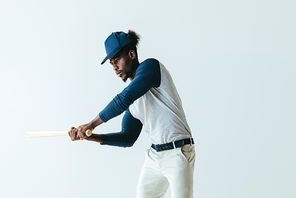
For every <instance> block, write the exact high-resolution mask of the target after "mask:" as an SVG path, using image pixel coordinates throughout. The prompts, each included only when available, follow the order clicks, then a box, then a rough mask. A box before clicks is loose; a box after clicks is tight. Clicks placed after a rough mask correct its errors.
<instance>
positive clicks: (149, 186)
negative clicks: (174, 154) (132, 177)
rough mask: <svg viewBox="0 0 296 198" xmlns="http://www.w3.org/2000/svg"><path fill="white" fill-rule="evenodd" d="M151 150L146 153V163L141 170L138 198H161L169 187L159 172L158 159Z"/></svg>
mask: <svg viewBox="0 0 296 198" xmlns="http://www.w3.org/2000/svg"><path fill="white" fill-rule="evenodd" d="M149 150H150V149H149ZM149 150H147V151H146V158H145V163H144V165H143V167H142V170H141V175H140V179H139V183H138V188H137V198H161V197H163V196H164V195H165V193H166V191H167V189H168V186H169V182H168V180H167V178H166V177H164V175H163V174H162V173H161V172H160V170H159V161H158V159H157V158H156V157H155V156H153V153H150V152H149Z"/></svg>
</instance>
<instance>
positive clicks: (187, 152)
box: [180, 144, 195, 162]
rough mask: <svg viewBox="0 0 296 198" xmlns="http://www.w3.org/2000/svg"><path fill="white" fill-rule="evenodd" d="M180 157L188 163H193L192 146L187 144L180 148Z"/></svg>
mask: <svg viewBox="0 0 296 198" xmlns="http://www.w3.org/2000/svg"><path fill="white" fill-rule="evenodd" d="M180 153H181V155H182V156H183V157H184V158H185V159H186V160H187V161H188V162H192V161H195V148H194V145H190V144H187V145H185V146H183V147H181V148H180Z"/></svg>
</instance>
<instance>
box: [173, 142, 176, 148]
mask: <svg viewBox="0 0 296 198" xmlns="http://www.w3.org/2000/svg"><path fill="white" fill-rule="evenodd" d="M173 146H174V149H176V145H175V141H173Z"/></svg>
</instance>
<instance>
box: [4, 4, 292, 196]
mask: <svg viewBox="0 0 296 198" xmlns="http://www.w3.org/2000/svg"><path fill="white" fill-rule="evenodd" d="M295 6H296V3H295V1H292V0H281V1H280V0H249V1H246V0H245V1H234V0H225V1H219V0H197V1H181V0H149V1H136V0H126V1H120V0H109V1H99V0H83V1H82V0H71V1H70V0H50V1H49V0H41V1H38V0H26V1H21V0H0V68H1V71H0V93H1V96H0V102H1V104H0V116H1V119H0V121H1V137H0V160H1V163H0V197H3V198H19V197H30V198H40V197H42V198H53V197H54V198H65V197H69V198H81V197H88V198H95V197H102V198H117V197H122V198H131V197H135V196H136V186H137V182H138V177H139V175H140V170H141V166H142V164H143V162H144V153H145V150H146V149H148V148H149V146H150V140H149V137H148V135H147V134H146V133H144V132H143V133H142V134H141V135H140V137H139V139H138V141H137V142H136V143H135V145H134V146H133V147H131V148H117V147H110V146H101V145H99V144H97V143H93V142H88V141H76V142H72V141H70V139H69V138H68V137H55V138H53V137H52V138H31V139H30V138H27V137H26V132H27V131H29V130H70V127H71V126H79V125H81V124H84V123H87V122H89V121H90V120H92V119H93V118H94V117H95V116H96V115H97V114H98V113H99V112H100V111H101V110H102V109H103V108H104V107H105V106H106V105H107V103H108V102H109V101H110V100H112V99H113V97H115V95H116V94H117V93H119V92H120V91H121V90H122V89H124V87H125V86H127V84H128V82H127V83H123V82H122V81H121V79H119V78H118V77H117V76H116V75H115V74H114V71H113V70H112V66H111V65H110V64H109V63H106V64H105V65H104V66H100V62H101V61H102V59H103V58H104V57H105V50H104V41H105V39H106V38H107V36H109V35H110V34H111V32H113V31H128V30H129V29H132V30H134V31H136V32H137V33H139V34H140V35H141V41H140V44H139V57H140V61H143V60H145V59H146V58H151V57H152V58H157V59H158V60H160V61H161V62H162V63H163V64H164V65H165V66H166V67H167V69H168V70H169V71H170V73H171V75H172V77H173V79H174V82H175V84H176V86H177V89H178V91H179V94H180V96H181V98H182V101H183V107H184V110H185V113H186V116H187V120H188V123H189V125H190V127H191V130H192V133H193V137H194V139H195V141H196V153H197V159H196V169H195V174H194V180H195V183H194V197H201V198H282V197H285V198H294V197H296V192H295V186H296V169H295V166H296V158H295V150H296V145H295V140H296V134H295V132H296V126H295V123H296V122H295V120H296V115H295V110H296V105H295V101H296V94H295V85H296V80H295V78H296V75H295V74H296V69H295V66H296V56H295V55H296V47H295V45H296V39H295V35H296V28H295V18H296V14H295ZM121 118H122V116H119V117H117V118H115V119H113V120H111V121H109V122H108V123H106V124H103V125H101V126H100V127H98V128H97V129H95V131H94V133H108V132H116V131H120V129H121V126H120V125H121ZM165 197H166V198H168V197H170V190H168V193H167V194H166V196H165Z"/></svg>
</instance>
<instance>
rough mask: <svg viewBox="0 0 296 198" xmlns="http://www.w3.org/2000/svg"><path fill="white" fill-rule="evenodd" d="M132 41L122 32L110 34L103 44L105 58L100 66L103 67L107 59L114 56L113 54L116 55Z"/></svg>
mask: <svg viewBox="0 0 296 198" xmlns="http://www.w3.org/2000/svg"><path fill="white" fill-rule="evenodd" d="M132 41H133V39H132V37H131V36H130V35H129V34H126V33H124V32H112V34H111V35H110V36H108V38H107V39H106V41H105V43H104V44H105V50H106V54H107V56H106V57H105V59H104V60H103V61H102V62H101V65H103V64H104V63H105V61H106V60H108V59H109V58H112V57H113V56H115V54H117V53H118V52H119V51H120V50H121V49H122V47H124V46H125V45H127V44H129V43H130V42H132Z"/></svg>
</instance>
